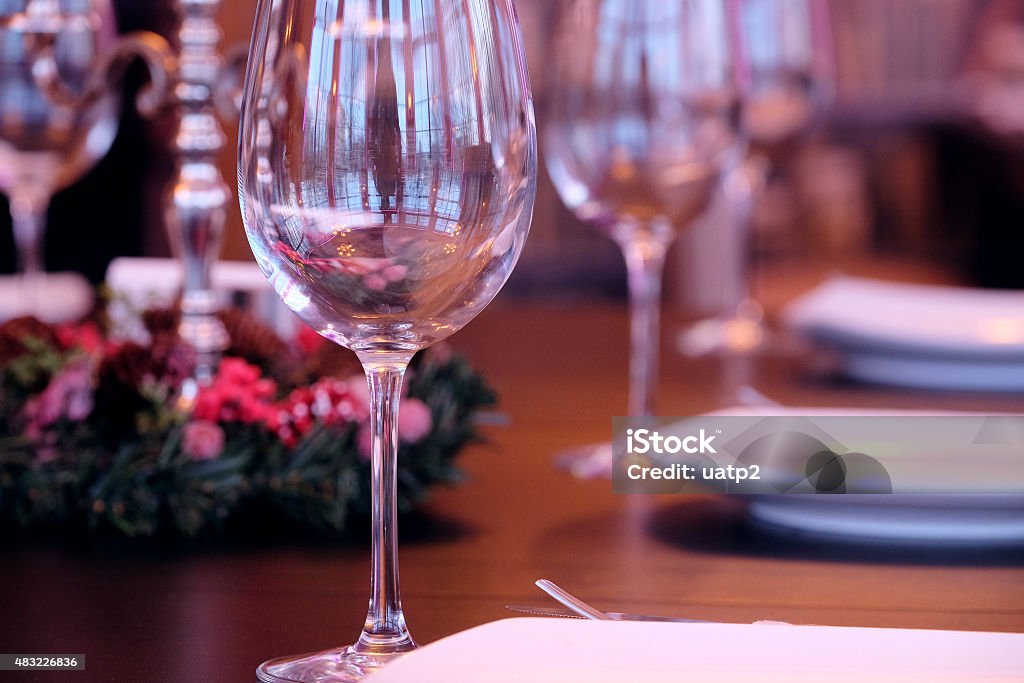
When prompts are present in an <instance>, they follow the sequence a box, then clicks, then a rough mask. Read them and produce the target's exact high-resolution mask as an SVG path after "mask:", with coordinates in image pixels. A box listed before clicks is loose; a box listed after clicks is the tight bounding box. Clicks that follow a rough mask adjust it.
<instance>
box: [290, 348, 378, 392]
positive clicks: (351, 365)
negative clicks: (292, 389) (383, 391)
mask: <svg viewBox="0 0 1024 683" xmlns="http://www.w3.org/2000/svg"><path fill="white" fill-rule="evenodd" d="M362 372H363V369H362V365H361V364H360V363H359V359H358V358H356V354H354V353H352V352H351V351H349V350H348V349H346V348H344V347H341V346H338V345H337V344H323V345H322V346H320V348H319V349H317V351H316V352H315V353H313V354H312V355H310V356H307V357H306V358H303V359H302V363H301V364H299V366H298V367H297V368H296V370H295V374H294V376H293V378H292V379H293V380H294V382H293V383H294V384H296V385H299V384H308V383H309V382H311V381H314V380H317V379H319V378H321V377H350V376H352V375H360V374H362Z"/></svg>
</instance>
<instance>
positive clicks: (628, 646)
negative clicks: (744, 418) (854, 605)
mask: <svg viewBox="0 0 1024 683" xmlns="http://www.w3.org/2000/svg"><path fill="white" fill-rule="evenodd" d="M1022 672H1024V635H1021V634H1007V633H975V632H960V631H916V630H897V629H870V628H835V627H828V626H790V625H768V624H752V625H751V624H670V623H650V622H625V621H619V622H610V621H580V620H576V619H530V618H521V619H506V620H503V621H497V622H493V623H490V624H484V625H483V626H478V627H476V628H472V629H469V630H468V631H463V632H462V633H456V634H455V635H453V636H449V637H447V638H444V639H443V640H440V641H438V642H436V643H433V644H431V645H428V646H426V647H424V648H421V649H419V650H416V651H414V652H412V653H410V654H408V655H405V656H404V657H402V658H401V659H399V660H398V661H396V662H394V663H393V664H390V665H389V666H387V667H385V668H384V669H382V670H381V671H379V672H377V673H376V674H374V675H373V676H370V677H369V678H368V679H367V683H513V682H515V683H572V682H575V681H581V682H582V681H587V682H588V683H612V682H614V683H622V682H623V681H628V682H629V683H678V682H679V681H689V682H691V683H726V682H728V683H736V682H737V681H757V682H758V683H861V682H864V681H871V682H872V683H897V682H898V683H924V682H927V683H953V682H954V681H957V682H963V683H968V682H969V683H996V682H999V683H1010V682H1011V681H1013V682H1017V683H1019V681H1020V680H1021V676H1022Z"/></svg>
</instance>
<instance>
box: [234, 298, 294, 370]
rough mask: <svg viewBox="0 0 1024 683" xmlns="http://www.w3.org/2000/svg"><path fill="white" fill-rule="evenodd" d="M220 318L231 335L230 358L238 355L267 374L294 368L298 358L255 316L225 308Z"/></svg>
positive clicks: (239, 310)
mask: <svg viewBox="0 0 1024 683" xmlns="http://www.w3.org/2000/svg"><path fill="white" fill-rule="evenodd" d="M217 317H219V318H220V321H221V322H222V323H223V324H224V328H225V329H226V330H227V332H228V338H229V339H230V342H229V343H228V348H227V351H226V353H227V354H228V355H230V356H238V357H240V358H242V359H244V360H246V361H248V362H249V363H252V364H253V365H257V366H259V367H261V368H263V369H264V370H265V371H270V370H273V369H275V368H277V367H285V366H286V365H290V364H291V361H292V360H293V359H294V358H293V356H292V355H291V349H290V348H289V347H288V345H287V344H286V343H285V342H284V341H282V339H281V338H280V337H278V336H277V332H275V331H274V329H273V328H272V327H270V326H269V325H267V324H266V323H264V322H263V321H262V320H259V319H258V318H257V317H256V316H254V315H252V314H251V313H248V312H246V311H243V310H241V309H238V308H225V309H224V310H222V311H221V312H220V313H218V314H217Z"/></svg>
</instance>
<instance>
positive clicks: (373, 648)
mask: <svg viewBox="0 0 1024 683" xmlns="http://www.w3.org/2000/svg"><path fill="white" fill-rule="evenodd" d="M410 359H411V356H409V357H402V358H399V359H397V360H395V359H388V360H383V361H382V360H379V359H374V358H363V368H364V370H365V372H366V379H367V382H368V383H369V385H370V427H371V429H372V456H371V463H370V466H371V473H372V475H371V476H372V479H371V482H372V483H371V486H372V489H371V496H372V501H371V506H372V519H371V523H372V529H371V533H372V544H373V550H372V552H373V558H372V570H371V574H370V608H369V611H368V612H367V615H366V623H365V625H364V626H363V632H362V634H361V635H360V636H359V642H358V643H356V645H355V646H354V648H355V650H356V651H357V652H360V653H364V654H368V655H387V654H395V653H399V652H405V651H407V650H411V649H413V648H414V647H416V643H415V642H413V639H412V636H410V635H409V630H408V628H407V627H406V625H405V616H404V615H403V614H402V598H401V595H400V594H399V587H398V512H397V510H398V505H397V499H396V496H397V483H398V404H399V399H400V397H401V394H402V380H403V378H404V377H405V371H406V368H407V367H408V364H409V360H410Z"/></svg>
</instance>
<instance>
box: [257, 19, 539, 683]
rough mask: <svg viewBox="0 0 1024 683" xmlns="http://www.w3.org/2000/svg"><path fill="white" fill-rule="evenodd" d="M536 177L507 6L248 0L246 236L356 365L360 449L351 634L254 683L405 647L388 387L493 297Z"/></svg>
mask: <svg viewBox="0 0 1024 683" xmlns="http://www.w3.org/2000/svg"><path fill="white" fill-rule="evenodd" d="M536 166H537V152H536V129H535V124H534V116H533V105H532V99H531V93H530V86H529V81H528V76H527V72H526V63H525V56H524V50H523V44H522V39H521V36H520V29H519V25H518V19H517V17H516V14H515V11H514V8H513V5H512V0H458V1H453V0H415V1H413V2H408V1H406V2H401V3H399V2H393V1H392V0H320V1H319V2H316V3H304V2H295V1H294V0H260V2H259V5H258V7H257V18H256V28H255V31H254V33H253V41H252V46H251V49H250V55H249V64H248V68H247V73H246V81H245V88H244V97H243V109H242V120H241V131H240V137H239V166H238V178H239V196H240V197H241V205H242V214H243V218H244V223H245V228H246V234H247V236H248V238H249V243H250V246H251V247H252V251H253V254H254V255H255V257H256V261H257V262H258V264H259V265H260V267H261V269H262V270H263V272H264V274H265V275H266V276H267V278H268V280H269V281H270V283H271V284H272V286H273V287H274V289H275V291H276V292H277V293H278V295H279V296H281V298H282V299H283V300H284V302H285V304H287V305H288V306H289V307H290V308H291V309H292V310H293V311H295V312H296V313H297V314H298V315H299V317H301V318H302V319H303V320H304V321H305V322H306V323H307V324H309V325H311V326H312V327H313V328H314V329H315V330H317V331H318V332H319V333H320V334H321V335H323V336H324V337H326V338H328V339H330V340H331V341H334V342H336V343H338V344H341V345H342V346H345V347H347V348H349V349H351V350H353V351H354V352H355V353H356V354H357V355H358V357H359V359H360V360H361V361H362V364H363V367H364V369H365V371H366V376H367V381H368V383H369V386H370V398H371V424H372V432H373V448H372V461H371V470H372V493H373V503H372V520H371V522H372V572H371V581H370V605H369V612H368V615H367V617H366V621H365V625H364V627H363V631H362V634H361V635H360V636H359V638H358V640H357V641H356V643H355V644H353V645H351V646H348V647H342V648H338V649H334V650H328V651H326V652H320V653H316V654H313V655H305V656H297V657H285V658H281V659H277V660H271V661H269V662H265V663H264V664H262V665H261V666H260V667H259V669H258V670H257V674H258V676H259V678H260V680H263V681H351V680H358V679H360V678H361V677H363V676H364V675H366V674H368V673H369V672H372V671H373V670H375V669H377V668H379V667H380V666H382V665H383V664H385V663H386V662H387V661H389V660H390V659H392V658H393V657H396V656H398V655H400V654H402V653H404V652H406V651H408V650H410V649H412V648H414V647H416V644H415V642H414V641H413V639H412V637H411V636H410V635H409V631H408V629H407V627H406V623H405V617H404V616H403V613H402V604H401V599H400V597H399V582H398V564H397V559H398V558H397V545H396V544H397V537H396V511H395V486H396V460H397V445H398V444H397V440H396V431H395V430H396V418H397V414H398V409H399V395H400V388H401V385H402V379H403V376H404V373H405V370H406V367H407V365H408V363H409V360H410V359H411V358H412V356H413V354H415V353H416V352H417V351H418V350H420V349H422V348H424V347H427V346H430V345H431V344H434V343H436V342H438V341H441V340H442V339H445V338H446V337H448V336H449V335H451V334H453V333H454V332H456V331H457V330H458V329H460V328H461V327H462V326H463V325H465V324H466V323H467V322H469V321H470V319H472V318H473V317H474V316H475V315H476V314H478V313H479V312H480V311H481V310H482V309H483V308H484V307H485V306H486V305H487V304H488V303H489V302H490V301H491V299H493V298H494V296H495V295H496V294H497V293H498V290H499V289H500V288H501V287H502V285H503V284H504V283H505V280H506V279H507V278H508V276H509V274H510V272H511V270H512V268H513V266H514V265H515V263H516V260H517V259H518V257H519V254H520V251H521V250H522V247H523V243H524V240H525V239H526V235H527V232H528V230H529V224H530V220H531V216H532V210H533V202H534V196H535V193H536Z"/></svg>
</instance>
